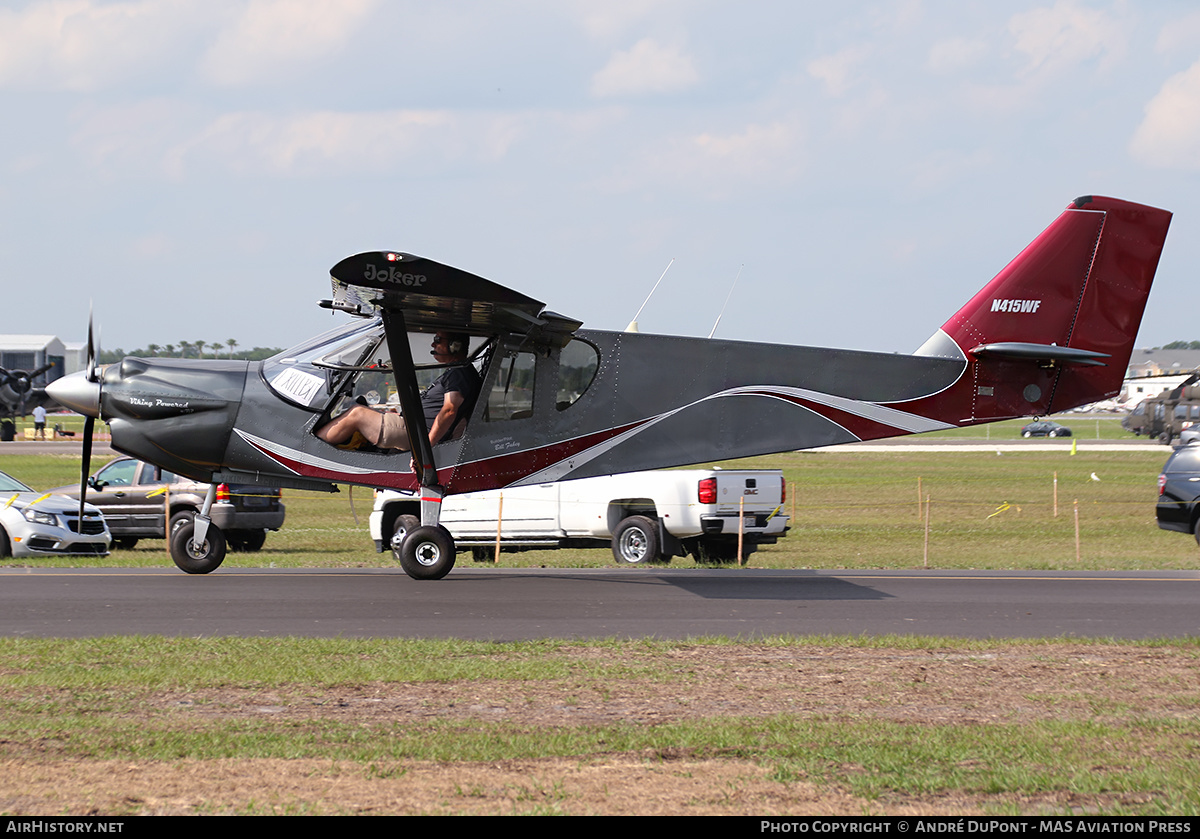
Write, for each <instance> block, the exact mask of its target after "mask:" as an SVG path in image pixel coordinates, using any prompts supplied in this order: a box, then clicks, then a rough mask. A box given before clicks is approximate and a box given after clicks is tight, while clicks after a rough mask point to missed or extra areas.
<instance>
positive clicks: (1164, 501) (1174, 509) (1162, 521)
mask: <svg viewBox="0 0 1200 839" xmlns="http://www.w3.org/2000/svg"><path fill="white" fill-rule="evenodd" d="M1198 502H1200V443H1192V444H1190V445H1187V446H1180V447H1179V448H1178V449H1176V450H1175V453H1174V454H1172V455H1171V456H1170V457H1169V458H1167V465H1166V466H1164V467H1163V471H1162V474H1161V475H1159V476H1158V506H1157V508H1156V509H1155V514H1156V515H1157V516H1158V526H1159V527H1161V528H1162V529H1163V530H1178V531H1179V532H1180V533H1191V534H1194V535H1195V536H1196V541H1197V542H1200V533H1197V531H1196V522H1197V520H1198V519H1200V503H1198Z"/></svg>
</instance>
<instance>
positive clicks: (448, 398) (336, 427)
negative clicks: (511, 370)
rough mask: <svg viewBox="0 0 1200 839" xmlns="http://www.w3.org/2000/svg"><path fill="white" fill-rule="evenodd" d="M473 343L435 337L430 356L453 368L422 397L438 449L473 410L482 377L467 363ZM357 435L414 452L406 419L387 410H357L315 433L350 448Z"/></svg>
mask: <svg viewBox="0 0 1200 839" xmlns="http://www.w3.org/2000/svg"><path fill="white" fill-rule="evenodd" d="M469 346H470V338H469V336H467V335H464V334H460V333H455V332H445V331H439V332H438V333H437V334H436V335H434V338H433V344H432V345H431V350H430V355H432V356H433V357H434V358H435V359H437V362H438V363H439V364H452V365H454V366H452V367H447V368H446V370H445V371H444V372H443V373H442V375H440V376H438V378H437V379H435V380H434V381H433V383H432V384H431V385H429V387H427V388H425V390H424V391H422V392H421V407H422V410H423V411H424V414H425V422H426V424H427V425H428V427H429V442H430V444H431V445H435V446H436V445H437V444H438V443H439V442H441V441H442V440H449V439H452V438H453V436H454V434H455V432H456V431H457V430H458V429H460V428H461V427H462V424H463V423H465V422H466V421H467V418H468V417H469V416H470V415H471V411H472V409H474V407H475V400H476V398H477V397H478V396H479V374H478V373H477V372H476V371H475V368H474V367H473V366H471V365H470V364H464V363H462V362H465V361H466V360H467V353H468V348H469ZM356 431H357V432H358V433H359V434H361V435H362V436H363V438H364V439H365V440H367V441H368V442H370V443H372V444H373V445H375V446H377V447H378V448H381V449H395V450H398V451H410V450H411V449H412V443H411V441H410V440H409V436H408V428H407V427H406V425H405V423H404V418H403V417H402V416H401V415H400V414H397V413H394V412H392V411H388V410H383V411H380V410H376V409H374V408H369V407H367V406H366V405H355V406H354V407H352V408H351V409H350V410H348V411H346V412H345V413H343V414H339V415H338V416H337V417H335V418H334V419H332V420H330V421H329V422H328V423H327V424H325V425H324V426H322V427H321V428H318V429H317V432H316V433H317V436H318V437H320V438H321V439H322V440H324V441H325V442H327V443H332V444H333V445H335V446H336V445H341V444H343V443H348V442H349V441H350V439H351V438H352V437H354V433H355V432H356Z"/></svg>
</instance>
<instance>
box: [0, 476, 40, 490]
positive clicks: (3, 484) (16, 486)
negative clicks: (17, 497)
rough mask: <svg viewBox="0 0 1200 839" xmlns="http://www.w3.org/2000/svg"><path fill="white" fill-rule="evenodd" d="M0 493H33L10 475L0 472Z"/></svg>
mask: <svg viewBox="0 0 1200 839" xmlns="http://www.w3.org/2000/svg"><path fill="white" fill-rule="evenodd" d="M0 492H33V490H32V489H30V488H29V487H27V486H25V484H23V483H21V482H20V481H18V480H17V479H16V478H14V477H12V476H11V475H5V474H4V473H3V472H0Z"/></svg>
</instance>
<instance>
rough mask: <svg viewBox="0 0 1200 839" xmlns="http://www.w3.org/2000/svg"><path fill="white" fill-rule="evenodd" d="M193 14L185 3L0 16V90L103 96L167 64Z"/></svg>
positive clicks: (81, 5) (88, 5) (88, 1)
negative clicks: (112, 87) (119, 84)
mask: <svg viewBox="0 0 1200 839" xmlns="http://www.w3.org/2000/svg"><path fill="white" fill-rule="evenodd" d="M195 9H196V6H195V4H194V3H192V2H189V0H158V2H155V0H143V2H127V3H100V2H96V0H50V2H43V3H32V4H29V5H27V6H25V7H24V8H23V9H19V10H12V9H3V10H0V86H4V87H17V88H24V89H33V90H73V91H80V92H90V91H94V90H99V89H102V88H105V87H107V86H109V85H112V84H114V83H116V82H119V81H121V80H124V79H127V78H129V77H131V76H134V75H136V74H138V73H139V72H144V71H145V69H146V67H148V66H150V65H153V64H155V63H157V62H159V61H161V60H163V59H164V58H165V57H166V56H168V55H169V54H170V52H171V50H172V48H173V46H174V45H176V44H177V43H178V39H179V38H180V37H181V36H182V35H183V34H184V32H185V31H186V30H187V29H189V28H190V25H191V22H193V18H194V11H195Z"/></svg>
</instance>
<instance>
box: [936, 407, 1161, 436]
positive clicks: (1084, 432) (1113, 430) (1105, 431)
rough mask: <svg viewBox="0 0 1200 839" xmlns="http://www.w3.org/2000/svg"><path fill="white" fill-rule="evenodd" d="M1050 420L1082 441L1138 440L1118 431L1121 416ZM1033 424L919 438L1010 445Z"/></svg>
mask: <svg viewBox="0 0 1200 839" xmlns="http://www.w3.org/2000/svg"><path fill="white" fill-rule="evenodd" d="M1047 419H1052V420H1054V421H1055V422H1057V423H1058V424H1060V425H1065V426H1067V427H1068V428H1070V429H1071V433H1072V434H1073V435H1074V436H1075V437H1077V438H1079V439H1081V440H1130V441H1133V440H1137V439H1138V437H1137V436H1136V435H1134V434H1131V433H1130V432H1128V431H1126V430H1125V429H1123V428H1121V419H1122V415H1119V414H1101V415H1096V414H1057V415H1055V416H1053V417H1047ZM1031 422H1033V420H1031V419H1015V420H1005V421H1004V422H993V423H988V424H986V425H973V426H969V427H967V428H950V429H947V430H946V431H932V432H930V433H928V434H922V435H921V436H920V438H919V439H920V440H922V441H924V440H928V441H930V442H936V441H938V440H993V441H1005V440H1007V441H1011V440H1018V439H1020V438H1021V428H1022V426H1025V425H1028V424H1029V423H1031Z"/></svg>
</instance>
